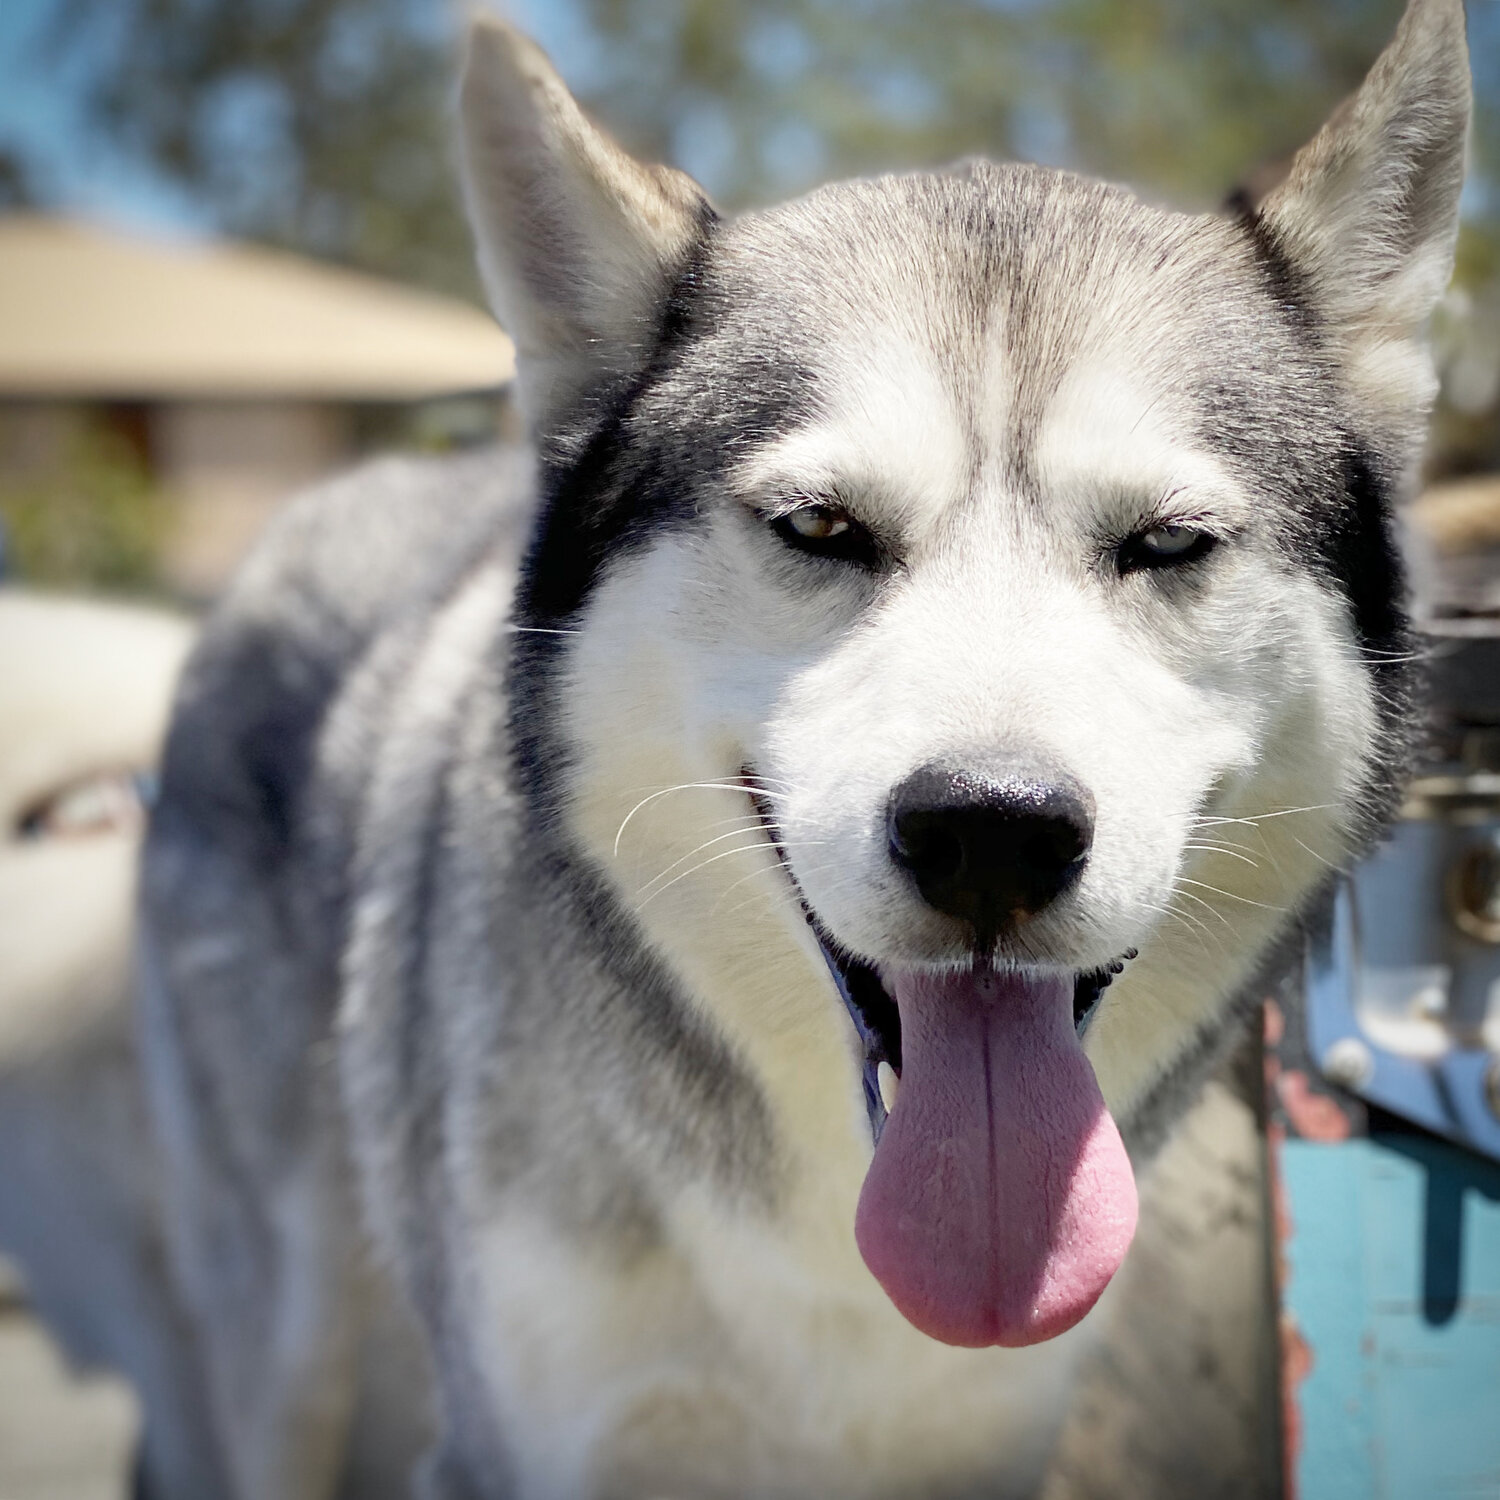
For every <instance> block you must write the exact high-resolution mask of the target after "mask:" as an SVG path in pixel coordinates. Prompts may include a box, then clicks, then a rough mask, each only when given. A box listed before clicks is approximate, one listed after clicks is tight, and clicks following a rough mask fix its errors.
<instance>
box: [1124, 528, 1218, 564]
mask: <svg viewBox="0 0 1500 1500" xmlns="http://www.w3.org/2000/svg"><path fill="white" fill-rule="evenodd" d="M1218 544H1219V539H1218V537H1216V536H1214V535H1213V534H1212V533H1210V532H1207V531H1200V530H1199V529H1198V527H1196V526H1178V525H1173V524H1168V525H1163V526H1153V527H1151V528H1150V529H1149V530H1147V531H1138V532H1136V533H1135V534H1134V535H1133V536H1129V537H1126V539H1125V540H1124V541H1123V542H1121V544H1120V546H1119V548H1118V549H1117V551H1116V553H1115V563H1116V566H1117V567H1118V568H1119V570H1120V572H1121V573H1135V572H1139V571H1140V570H1141V569H1144V568H1172V567H1177V566H1180V565H1182V564H1184V563H1193V562H1197V561H1198V560H1199V559H1200V558H1204V557H1207V556H1208V554H1209V553H1210V552H1212V551H1213V549H1214V548H1215V547H1216V546H1218Z"/></svg>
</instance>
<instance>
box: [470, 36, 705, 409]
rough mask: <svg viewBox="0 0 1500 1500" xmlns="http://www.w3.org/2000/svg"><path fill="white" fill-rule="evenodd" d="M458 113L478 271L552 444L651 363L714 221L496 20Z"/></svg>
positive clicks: (478, 43) (476, 50)
mask: <svg viewBox="0 0 1500 1500" xmlns="http://www.w3.org/2000/svg"><path fill="white" fill-rule="evenodd" d="M459 115H460V145H461V153H462V165H463V176H464V190H465V196H466V199H467V203H468V210H469V218H470V221H471V223H472V225H473V229H474V235H475V238H476V240H477V242H478V251H479V267H480V272H481V274H482V276H483V278H484V284H485V288H486V290H487V291H488V293H489V297H490V302H491V304H492V306H493V307H494V310H495V315H496V316H497V317H498V318H499V319H500V322H501V325H502V326H503V327H504V328H505V329H506V331H507V332H508V333H509V334H510V336H511V338H512V339H514V341H515V344H516V354H517V364H518V369H519V374H520V387H521V401H522V405H523V407H524V409H525V411H526V415H527V418H528V421H529V422H530V424H531V426H532V429H533V431H534V432H537V433H545V432H546V431H547V430H548V429H549V428H550V427H552V426H553V425H554V424H555V423H556V422H557V421H558V420H559V419H560V418H561V417H562V416H563V415H564V413H565V412H566V410H567V409H568V408H569V407H570V406H572V405H574V404H575V403H576V402H577V401H578V400H579V399H580V398H581V397H582V396H583V395H584V394H585V393H586V392H587V390H588V389H589V388H590V387H591V386H594V385H595V384H596V383H598V382H600V381H603V380H607V379H608V378H610V377H612V376H619V375H624V374H629V373H631V372H632V371H634V370H635V369H637V368H639V366H640V365H641V364H642V363H643V362H644V361H645V359H646V358H647V357H648V356H649V354H650V351H651V348H652V345H653V343H654V340H655V337H656V335H657V332H658V329H659V326H660V319H661V315H662V312H663V310H664V304H665V300H666V298H667V295H668V293H669V292H670V290H671V287H672V284H673V282H674V280H675V279H676V277H677V275H678V274H679V272H680V271H681V269H682V267H683V265H684V264H685V262H686V260H687V258H688V256H689V255H690V253H691V251H692V249H693V247H694V245H695V244H696V242H697V241H698V239H699V237H700V236H701V234H702V232H703V229H704V227H705V225H706V223H707V222H708V221H709V220H710V219H711V218H712V213H713V211H712V209H711V208H710V207H709V204H708V200H707V199H706V198H705V197H704V195H703V193H702V192H701V191H700V190H699V188H698V186H697V185H696V184H695V183H694V182H693V181H692V179H691V178H689V177H686V176H684V175H683V174H682V173H681V172H676V171H673V170H672V169H671V168H669V167H650V166H643V165H642V164H641V163H639V162H637V161H635V160H633V159H632V158H631V157H629V156H627V155H626V154H625V152H623V151H622V150H621V149H620V148H619V147H618V146H616V145H615V144H614V142H613V141H611V140H609V139H608V138H607V137H606V136H605V135H603V134H602V133H601V132H600V131H598V130H596V129H595V128H594V127H593V126H592V125H591V124H590V123H589V122H588V120H586V119H585V118H584V115H583V112H582V110H580V109H579V107H578V105H577V103H576V102H575V101H574V99H573V96H572V95H571V94H570V93H569V92H568V90H567V88H566V87H565V86H564V84H563V81H562V79H561V78H559V77H558V76H557V72H556V70H555V69H554V68H553V67H552V64H551V63H550V62H548V61H547V58H546V57H545V55H544V54H543V53H542V51H541V49H540V48H538V47H537V46H535V45H534V44H533V43H532V42H530V41H528V40H527V39H526V38H525V37H523V36H522V35H520V33H519V32H517V31H514V30H513V29H512V28H511V27H509V26H507V25H506V24H505V23H504V22H502V21H499V20H497V19H495V18H493V17H485V18H482V19H476V20H475V21H474V23H473V24H472V26H471V28H470V31H469V41H468V55H467V58H466V61H465V65H464V72H463V84H462V87H461V90H460V95H459Z"/></svg>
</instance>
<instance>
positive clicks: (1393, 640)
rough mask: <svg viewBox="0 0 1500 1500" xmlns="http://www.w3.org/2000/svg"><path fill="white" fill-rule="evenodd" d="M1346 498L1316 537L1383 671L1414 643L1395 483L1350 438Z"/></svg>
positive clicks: (1372, 661) (1322, 557) (1320, 556)
mask: <svg viewBox="0 0 1500 1500" xmlns="http://www.w3.org/2000/svg"><path fill="white" fill-rule="evenodd" d="M1342 479H1343V498H1342V503H1341V504H1339V505H1338V506H1337V507H1336V508H1335V510H1334V512H1333V514H1331V515H1327V516H1324V517H1322V518H1321V524H1320V525H1319V526H1318V527H1317V529H1316V532H1315V536H1316V538H1317V544H1318V547H1319V554H1318V560H1319V561H1320V562H1321V563H1322V565H1323V567H1324V568H1325V569H1326V570H1327V572H1328V573H1329V575H1330V576H1331V577H1333V578H1334V579H1336V580H1337V581H1338V583H1339V586H1340V587H1341V588H1342V589H1343V591H1344V593H1345V595H1346V596H1347V597H1348V599H1349V604H1350V608H1351V609H1352V610H1353V613H1354V628H1355V631H1356V633H1357V634H1358V637H1359V643H1360V645H1361V646H1362V647H1363V648H1364V650H1365V651H1366V653H1367V654H1368V655H1369V658H1370V665H1371V668H1372V670H1374V671H1375V673H1376V675H1377V677H1378V676H1382V675H1385V676H1389V675H1391V672H1392V670H1393V668H1394V667H1395V666H1396V665H1398V664H1397V663H1394V662H1393V661H1392V660H1390V658H1392V657H1394V656H1398V655H1405V654H1406V653H1407V650H1408V646H1409V639H1410V638H1409V633H1408V627H1407V619H1406V611H1405V609H1404V608H1403V607H1402V601H1403V599H1404V596H1405V587H1406V584H1405V571H1404V569H1403V567H1402V563H1401V555H1400V553H1399V551H1398V550H1397V547H1396V539H1395V536H1394V535H1393V532H1392V524H1391V513H1392V501H1391V494H1390V489H1391V487H1390V485H1389V483H1388V482H1387V481H1386V480H1385V479H1384V477H1383V476H1382V475H1381V472H1380V466H1379V459H1378V458H1377V457H1376V456H1375V454H1374V453H1373V452H1372V451H1371V450H1370V449H1368V448H1365V447H1363V446H1362V445H1361V444H1359V443H1358V442H1356V441H1352V440H1351V441H1350V443H1349V445H1348V447H1347V449H1346V450H1345V453H1344V455H1343V473H1342Z"/></svg>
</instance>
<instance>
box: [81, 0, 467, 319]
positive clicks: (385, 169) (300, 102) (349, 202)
mask: <svg viewBox="0 0 1500 1500" xmlns="http://www.w3.org/2000/svg"><path fill="white" fill-rule="evenodd" d="M52 45H53V46H55V47H58V48H63V47H66V48H67V49H69V50H71V51H76V50H78V49H80V48H92V49H94V50H95V52H96V54H97V61H96V63H95V65H94V66H93V68H92V69H91V70H90V73H89V79H88V83H87V85H86V90H87V92H86V97H85V99H84V105H85V108H86V110H87V112H88V114H89V115H90V116H91V118H92V120H93V121H94V123H95V124H96V126H97V127H98V128H99V129H101V130H103V131H107V132H108V133H109V135H110V137H111V138H112V139H113V140H114V141H115V142H116V143H117V144H118V145H121V146H123V147H125V148H126V149H127V150H132V151H134V152H135V153H137V154H139V155H140V156H141V157H142V158H144V159H145V160H146V161H147V162H148V163H149V164H150V165H152V166H153V167H155V168H156V169H157V170H158V171H160V172H161V173H163V174H164V175H165V176H166V177H168V178H169V179H171V180H173V181H175V182H177V183H178V184H180V185H182V186H183V187H185V188H187V189H188V190H189V191H191V192H192V193H194V194H195V195H196V196H199V197H200V198H202V199H204V200H206V202H207V203H208V204H209V205H210V207H211V209H212V210H213V212H214V215H215V217H216V218H217V219H218V221H219V222H220V223H221V224H222V225H223V227H224V228H225V229H226V230H228V231H229V232H231V233H236V234H242V235H246V236H249V237H252V238H256V239H261V240H267V241H270V242H272V243H274V244H280V245H285V246H288V247H291V248H295V249H298V250H303V251H307V252H310V253H312V254H314V255H321V256H324V257H327V258H330V259H334V260H340V261H344V262H346V263H349V264H352V265H356V266H361V267H364V268H366V269H369V270H373V271H377V272H381V273H384V274H387V275H393V276H398V277H403V278H405V279H407V280H412V281H418V282H423V283H425V284H427V285H430V286H434V287H437V288H440V289H443V290H448V291H459V292H464V293H470V294H473V293H474V292H475V289H476V286H477V283H476V280H475V278H474V275H473V273H472V270H471V267H470V256H469V249H468V237H467V234H466V231H465V229H464V225H463V218H462V214H461V212H460V210H459V205H458V198H457V193H456V191H455V189H454V185H453V173H452V172H451V170H449V167H448V158H449V129H448V112H447V101H448V97H449V92H450V88H451V76H452V57H451V35H450V27H449V24H448V15H447V12H446V11H444V10H443V9H441V8H440V7H439V6H437V5H435V4H433V3H431V0H117V3H115V4H112V5H110V6H108V7H105V6H100V5H98V4H97V3H96V0H59V4H58V7H57V11H56V14H55V25H54V27H53V28H52Z"/></svg>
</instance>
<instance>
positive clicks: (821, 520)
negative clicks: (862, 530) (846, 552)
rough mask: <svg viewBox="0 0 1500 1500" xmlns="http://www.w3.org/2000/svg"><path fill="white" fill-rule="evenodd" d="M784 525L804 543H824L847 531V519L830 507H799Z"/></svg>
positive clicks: (848, 523)
mask: <svg viewBox="0 0 1500 1500" xmlns="http://www.w3.org/2000/svg"><path fill="white" fill-rule="evenodd" d="M786 523H787V525H788V526H790V527H791V529H792V530H793V531H795V532H796V533H797V535H798V536H800V537H801V538H802V540H803V541H805V542H826V541H829V540H831V539H832V538H833V537H836V536H842V535H843V534H844V533H845V532H846V531H848V530H849V525H850V522H849V517H848V516H846V515H845V514H844V513H843V512H842V511H839V510H835V509H834V508H833V506H831V505H801V506H798V507H797V509H796V510H794V511H792V512H791V513H790V514H789V515H788V516H787V518H786Z"/></svg>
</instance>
